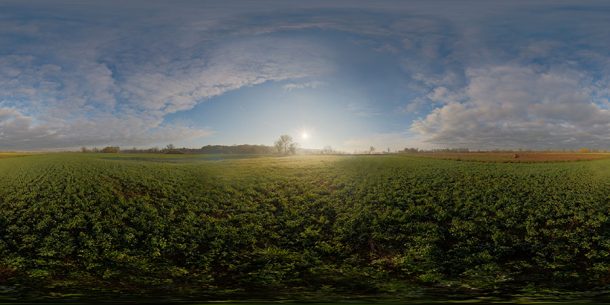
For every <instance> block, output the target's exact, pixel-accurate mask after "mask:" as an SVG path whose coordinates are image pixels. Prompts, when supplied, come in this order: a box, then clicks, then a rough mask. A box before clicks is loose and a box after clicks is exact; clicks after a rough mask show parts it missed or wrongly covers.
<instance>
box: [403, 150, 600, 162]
mask: <svg viewBox="0 0 610 305" xmlns="http://www.w3.org/2000/svg"><path fill="white" fill-rule="evenodd" d="M413 155H417V156H422V157H430V158H438V159H449V160H464V161H482V162H562V161H583V160H600V159H608V158H610V153H576V152H512V153H509V152H460V153H457V152H456V153H452V152H430V153H416V154H413Z"/></svg>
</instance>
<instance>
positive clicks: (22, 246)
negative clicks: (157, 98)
mask: <svg viewBox="0 0 610 305" xmlns="http://www.w3.org/2000/svg"><path fill="white" fill-rule="evenodd" d="M609 212H610V160H595V161H581V162H561V163H482V162H467V161H454V160H440V159H432V158H424V157H417V156H399V155H378V156H294V157H260V156H237V155H150V154H143V155H131V154H78V153H61V154H37V155H31V156H22V157H18V158H17V157H14V158H9V157H7V158H2V159H0V237H1V239H0V294H3V295H5V296H6V297H5V298H11V297H14V296H21V297H23V296H26V297H31V298H36V297H37V296H38V297H40V296H48V295H52V296H53V295H54V296H59V297H61V296H69V295H96V294H97V295H102V296H104V295H112V294H122V295H136V296H137V295H147V296H151V295H164V296H175V297H178V298H182V297H184V298H189V297H193V298H217V299H223V298H297V299H299V298H304V299H312V298H313V299H315V298H318V297H328V296H333V297H335V296H336V297H338V298H340V297H342V296H378V297H389V298H394V297H395V298H402V297H404V298H418V297H422V298H431V297H434V296H443V297H445V298H449V297H456V298H461V296H463V297H464V298H466V299H470V298H473V297H475V298H477V297H492V298H518V297H523V296H525V297H529V298H535V297H536V296H541V297H543V298H545V297H552V296H553V295H556V294H555V293H556V292H561V293H562V294H561V295H562V296H570V295H575V296H578V297H582V296H583V295H584V296H595V295H598V294H602V293H603V292H604V291H607V290H609V288H608V287H610V256H609V253H610V218H609V217H610V213H609ZM602 297H603V295H602ZM0 300H1V299H0Z"/></svg>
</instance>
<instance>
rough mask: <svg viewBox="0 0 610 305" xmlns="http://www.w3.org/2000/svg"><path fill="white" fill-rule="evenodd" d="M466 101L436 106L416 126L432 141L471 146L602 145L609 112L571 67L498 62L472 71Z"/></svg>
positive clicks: (605, 140) (609, 137)
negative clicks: (537, 67)
mask: <svg viewBox="0 0 610 305" xmlns="http://www.w3.org/2000/svg"><path fill="white" fill-rule="evenodd" d="M467 76H468V78H469V81H470V83H469V86H468V87H467V88H466V89H465V95H466V100H465V101H464V102H459V101H454V102H448V103H446V104H445V105H443V106H441V107H438V108H436V109H434V110H433V111H432V112H431V113H430V114H428V115H427V116H426V117H425V118H422V119H420V120H417V121H415V122H414V123H413V125H412V126H411V130H412V131H413V132H416V133H418V134H420V135H421V136H424V137H425V138H426V139H427V141H428V142H430V143H438V144H444V145H449V146H469V147H472V148H484V147H498V148H519V147H527V148H563V147H578V146H592V147H599V146H601V145H604V144H605V143H608V141H610V134H608V132H607V131H608V130H610V111H608V110H607V109H603V108H602V107H600V106H599V105H597V104H595V103H594V102H593V101H592V100H591V97H590V95H589V92H587V89H586V88H585V87H583V86H582V83H584V82H587V81H588V79H587V78H586V77H585V76H584V75H583V74H581V73H579V72H576V71H571V70H549V71H544V72H540V71H536V70H535V69H534V68H532V67H524V66H493V67H488V68H481V69H470V70H468V71H467Z"/></svg>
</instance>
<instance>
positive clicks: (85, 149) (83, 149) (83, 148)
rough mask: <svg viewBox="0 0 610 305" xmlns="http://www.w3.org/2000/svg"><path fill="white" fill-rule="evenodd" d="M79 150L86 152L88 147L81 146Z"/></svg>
mask: <svg viewBox="0 0 610 305" xmlns="http://www.w3.org/2000/svg"><path fill="white" fill-rule="evenodd" d="M80 151H81V152H84V153H88V152H89V149H88V148H87V147H85V146H83V147H81V148H80Z"/></svg>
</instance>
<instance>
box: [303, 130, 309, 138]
mask: <svg viewBox="0 0 610 305" xmlns="http://www.w3.org/2000/svg"><path fill="white" fill-rule="evenodd" d="M301 139H303V140H307V139H309V133H308V132H307V131H303V132H301Z"/></svg>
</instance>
